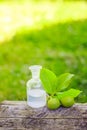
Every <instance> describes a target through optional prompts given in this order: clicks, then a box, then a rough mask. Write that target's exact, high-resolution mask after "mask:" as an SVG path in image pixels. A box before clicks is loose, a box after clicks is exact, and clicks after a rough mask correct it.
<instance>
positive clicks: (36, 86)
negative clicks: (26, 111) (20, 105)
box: [27, 65, 46, 108]
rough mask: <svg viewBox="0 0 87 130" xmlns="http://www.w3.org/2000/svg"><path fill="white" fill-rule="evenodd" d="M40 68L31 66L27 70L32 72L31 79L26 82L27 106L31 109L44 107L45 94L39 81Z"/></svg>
mask: <svg viewBox="0 0 87 130" xmlns="http://www.w3.org/2000/svg"><path fill="white" fill-rule="evenodd" d="M41 68H42V66H40V65H33V66H30V67H29V69H30V70H31V72H32V78H31V79H30V80H28V82H27V104H28V105H29V106H30V107H33V108H39V107H43V106H45V105H46V92H45V91H44V89H43V87H42V84H41V81H40V69H41Z"/></svg>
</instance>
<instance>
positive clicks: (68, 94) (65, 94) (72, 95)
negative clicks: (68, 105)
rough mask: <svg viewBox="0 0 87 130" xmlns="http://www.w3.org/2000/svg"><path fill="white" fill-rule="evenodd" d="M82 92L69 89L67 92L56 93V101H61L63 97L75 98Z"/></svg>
mask: <svg viewBox="0 0 87 130" xmlns="http://www.w3.org/2000/svg"><path fill="white" fill-rule="evenodd" d="M81 92H82V91H80V90H77V89H69V90H67V91H64V92H58V93H57V97H58V99H61V98H62V97H65V96H71V97H73V98H75V97H77V96H78V95H79V94H80V93H81Z"/></svg>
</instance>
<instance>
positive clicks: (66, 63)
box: [0, 1, 87, 102]
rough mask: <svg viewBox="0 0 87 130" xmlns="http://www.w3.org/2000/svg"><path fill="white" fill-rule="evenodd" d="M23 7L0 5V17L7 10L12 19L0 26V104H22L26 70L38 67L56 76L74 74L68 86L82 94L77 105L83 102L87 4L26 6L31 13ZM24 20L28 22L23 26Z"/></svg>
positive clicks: (86, 72) (86, 79)
mask: <svg viewBox="0 0 87 130" xmlns="http://www.w3.org/2000/svg"><path fill="white" fill-rule="evenodd" d="M27 4H28V3H27V2H25V4H24V3H21V4H19V3H14V2H11V3H9V4H8V5H7V3H2V4H1V5H0V6H1V7H2V6H3V8H2V10H1V12H2V15H1V16H0V17H1V18H6V15H7V13H6V10H5V8H6V7H8V8H9V9H8V10H9V11H11V14H10V13H8V16H9V17H10V18H12V20H11V21H10V22H9V21H8V22H7V21H4V22H3V21H2V24H0V25H1V28H2V30H1V31H0V34H1V35H2V37H1V44H0V101H2V100H26V82H27V80H28V79H29V78H30V77H31V76H30V75H31V74H30V71H29V70H28V66H30V65H33V64H40V65H42V66H43V67H46V68H48V69H51V70H53V72H55V73H56V75H59V74H61V73H64V72H70V73H74V74H75V77H74V79H73V82H72V84H71V86H72V87H74V88H77V89H80V90H82V91H83V93H82V94H81V95H80V96H79V97H78V98H77V101H78V102H87V67H86V65H87V20H86V19H87V3H86V2H84V1H83V2H82V1H81V2H80V1H79V2H74V1H72V2H69V1H68V2H54V3H51V2H44V3H43V2H37V3H35V2H30V4H29V5H31V4H32V5H33V8H30V9H31V10H29V8H28V5H27ZM10 5H11V6H10ZM48 5H49V8H48ZM15 6H16V7H17V9H16V11H18V9H19V12H18V14H17V15H15V8H14V7H15ZM30 7H31V6H30ZM42 9H43V10H42ZM28 12H29V13H28ZM20 14H21V19H20V18H19V15H20ZM26 18H30V19H31V22H29V23H27V24H26V20H24V19H26ZM16 25H17V26H16ZM7 26H8V28H6V27H7ZM9 28H10V29H9ZM6 29H7V31H4V30H6ZM15 32H16V33H15Z"/></svg>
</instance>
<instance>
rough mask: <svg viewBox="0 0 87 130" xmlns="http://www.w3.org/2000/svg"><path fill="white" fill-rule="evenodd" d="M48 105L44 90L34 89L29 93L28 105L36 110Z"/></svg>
mask: <svg viewBox="0 0 87 130" xmlns="http://www.w3.org/2000/svg"><path fill="white" fill-rule="evenodd" d="M45 104H46V93H45V91H44V90H40V89H32V90H30V91H29V92H28V105H29V106H31V107H34V108H38V107H43V106H45Z"/></svg>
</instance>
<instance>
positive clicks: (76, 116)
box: [0, 101, 87, 130]
mask: <svg viewBox="0 0 87 130" xmlns="http://www.w3.org/2000/svg"><path fill="white" fill-rule="evenodd" d="M0 130H87V103H85V104H75V105H74V106H73V107H71V108H63V107H60V108H59V109H58V110H55V111H52V110H48V109H47V108H46V107H43V108H39V109H33V108H30V107H28V106H27V104H26V102H25V101H5V102H3V103H1V104H0Z"/></svg>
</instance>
